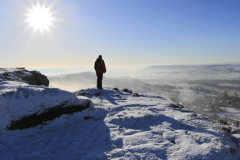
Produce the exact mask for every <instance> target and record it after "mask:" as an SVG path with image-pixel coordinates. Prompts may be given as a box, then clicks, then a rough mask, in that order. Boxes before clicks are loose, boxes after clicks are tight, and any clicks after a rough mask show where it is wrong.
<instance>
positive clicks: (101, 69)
mask: <svg viewBox="0 0 240 160" xmlns="http://www.w3.org/2000/svg"><path fill="white" fill-rule="evenodd" d="M94 68H95V71H96V74H97V89H103V88H102V79H103V73H106V66H105V63H104V60H103V59H102V56H101V55H99V57H98V58H97V60H96V61H95V65H94Z"/></svg>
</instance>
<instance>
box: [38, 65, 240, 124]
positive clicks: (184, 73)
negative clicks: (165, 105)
mask: <svg viewBox="0 0 240 160" xmlns="http://www.w3.org/2000/svg"><path fill="white" fill-rule="evenodd" d="M69 70H70V69H69ZM73 71H75V72H76V73H67V74H64V73H63V74H60V75H48V78H49V80H50V87H57V88H61V89H64V90H68V91H71V92H74V91H78V90H81V89H85V88H96V81H97V77H96V74H95V72H94V70H93V69H85V70H77V69H75V70H74V69H73ZM73 71H72V72H73ZM77 71H78V72H77ZM42 72H44V71H42ZM103 87H110V88H115V87H117V88H119V89H120V90H122V89H124V88H127V89H129V90H132V92H135V93H139V94H145V95H152V94H155V95H158V96H161V97H164V98H166V99H168V100H170V101H172V102H173V103H175V104H180V105H183V106H184V107H185V108H187V109H189V110H193V111H195V112H199V113H202V114H206V115H210V116H212V117H214V118H215V119H217V120H219V119H224V120H225V121H230V118H231V119H234V120H240V97H239V95H240V65H238V64H219V65H198V66H197V65H179V66H178V65H174V66H151V67H147V68H144V69H141V70H139V71H134V72H133V71H129V70H126V69H108V71H107V73H106V74H104V77H103Z"/></svg>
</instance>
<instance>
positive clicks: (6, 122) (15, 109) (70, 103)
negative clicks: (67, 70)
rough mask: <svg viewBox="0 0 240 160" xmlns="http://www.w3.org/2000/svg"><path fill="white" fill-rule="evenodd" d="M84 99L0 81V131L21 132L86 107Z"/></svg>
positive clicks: (22, 84) (61, 92) (52, 90)
mask: <svg viewBox="0 0 240 160" xmlns="http://www.w3.org/2000/svg"><path fill="white" fill-rule="evenodd" d="M89 103H90V101H89V100H88V99H87V98H83V97H82V98H81V99H78V98H77V97H76V96H75V95H74V94H73V93H71V92H68V91H63V90H60V89H57V88H48V87H45V86H32V85H27V84H25V83H22V82H17V81H4V82H0V117H1V121H0V129H23V128H27V127H31V126H32V125H36V124H39V123H41V122H43V121H47V120H51V119H54V118H56V117H59V116H61V115H62V114H67V113H68V114H70V113H73V112H74V111H81V110H83V109H86V108H87V107H88V106H89Z"/></svg>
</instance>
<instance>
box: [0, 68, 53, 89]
mask: <svg viewBox="0 0 240 160" xmlns="http://www.w3.org/2000/svg"><path fill="white" fill-rule="evenodd" d="M9 80H10V81H21V82H25V83H28V84H30V85H44V86H48V85H49V80H48V78H47V77H46V76H45V75H43V74H41V73H40V72H38V71H28V70H26V69H24V68H0V81H9Z"/></svg>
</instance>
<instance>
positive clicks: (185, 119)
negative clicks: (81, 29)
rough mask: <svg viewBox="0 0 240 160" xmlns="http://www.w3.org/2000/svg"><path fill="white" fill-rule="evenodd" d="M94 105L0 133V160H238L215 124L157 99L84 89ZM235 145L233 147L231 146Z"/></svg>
mask: <svg viewBox="0 0 240 160" xmlns="http://www.w3.org/2000/svg"><path fill="white" fill-rule="evenodd" d="M76 94H77V95H78V96H77V97H78V98H82V97H83V96H85V97H88V98H89V99H90V100H91V101H92V102H93V105H92V106H91V107H90V108H88V109H86V110H84V111H82V112H78V113H74V114H73V115H63V116H61V117H59V118H56V119H55V120H53V121H49V122H46V123H43V124H41V125H38V126H36V127H33V128H30V129H24V130H14V131H12V130H11V131H10V130H1V131H0V159H2V160H9V159H24V160H25V159H83V160H85V159H86V160H90V159H91V160H92V159H101V160H102V159H131V160H138V159H170V160H183V159H184V160H186V159H189V160H198V159H199V160H200V159H218V160H231V159H233V160H238V159H239V157H240V154H239V150H238V149H239V145H238V148H237V144H236V143H237V142H236V140H235V139H234V137H231V136H229V135H227V134H224V133H223V132H222V131H221V126H220V125H219V124H216V123H213V122H212V121H211V120H209V119H208V118H206V117H203V116H201V115H199V114H195V113H191V112H187V111H186V110H184V109H178V108H173V107H172V105H171V103H170V102H169V101H167V100H165V99H164V98H161V97H159V96H150V95H140V96H139V97H138V96H133V95H132V94H130V93H126V92H121V91H116V90H111V89H109V88H104V90H102V91H101V90H100V91H99V90H96V89H85V90H81V91H79V92H76ZM234 141H235V142H236V143H235V142H234Z"/></svg>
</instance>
